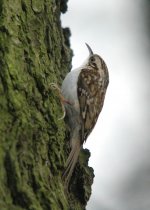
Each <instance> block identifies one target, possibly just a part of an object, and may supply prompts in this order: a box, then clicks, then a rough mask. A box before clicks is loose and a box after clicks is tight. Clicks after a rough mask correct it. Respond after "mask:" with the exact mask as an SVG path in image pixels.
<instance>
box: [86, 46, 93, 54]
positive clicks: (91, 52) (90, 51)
mask: <svg viewBox="0 0 150 210" xmlns="http://www.w3.org/2000/svg"><path fill="white" fill-rule="evenodd" d="M85 44H86V46H87V48H88V50H89V53H90V55H93V54H94V53H93V51H92V49H91V48H90V46H89V45H88V44H87V43H85Z"/></svg>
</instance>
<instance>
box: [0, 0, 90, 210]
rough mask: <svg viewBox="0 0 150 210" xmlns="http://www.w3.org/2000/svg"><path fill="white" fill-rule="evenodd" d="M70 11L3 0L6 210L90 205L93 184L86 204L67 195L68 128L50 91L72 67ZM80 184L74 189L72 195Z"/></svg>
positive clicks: (0, 85) (0, 39)
mask: <svg viewBox="0 0 150 210" xmlns="http://www.w3.org/2000/svg"><path fill="white" fill-rule="evenodd" d="M66 8H67V7H66V1H54V0H41V1H36V0H14V1H13V4H12V1H10V0H8V1H2V0H1V1H0V168H1V170H0V195H1V197H0V209H3V210H10V209H11V210H13V209H14V210H24V209H27V210H48V209H52V210H58V209H64V210H69V209H70V208H71V207H70V206H72V203H73V206H74V207H72V209H78V210H80V209H84V207H85V205H86V201H87V200H88V199H89V195H90V193H88V191H89V189H91V188H90V185H89V186H88V185H87V186H88V190H86V189H85V192H86V193H87V194H88V195H87V197H88V198H87V199H83V200H84V202H82V201H81V200H82V199H80V196H78V195H77V194H78V193H77V191H76V190H74V191H72V192H73V193H72V196H71V197H70V195H67V194H66V193H65V191H64V188H63V183H62V180H61V174H62V171H63V169H64V163H65V160H66V157H67V154H66V149H65V145H66V143H65V141H66V139H67V136H66V127H65V124H64V122H63V121H59V120H58V118H59V117H60V116H61V114H62V110H61V105H60V102H59V100H58V98H57V96H56V94H55V92H54V91H53V90H51V89H50V83H51V82H56V83H58V84H61V82H62V80H63V78H64V76H65V75H66V73H67V72H68V71H69V69H70V68H71V57H72V51H71V50H70V47H69V39H68V36H69V35H70V32H69V29H62V28H61V22H60V12H61V11H62V12H65V10H66ZM79 165H80V167H81V168H82V169H83V168H87V166H84V167H82V164H79ZM86 165H87V164H86ZM84 170H89V169H88V168H87V169H84ZM81 171H82V170H79V174H80V172H81ZM83 172H85V171H83ZM88 173H89V172H88ZM90 173H91V172H90ZM90 173H89V174H90ZM84 174H86V172H85V173H84ZM79 177H80V176H79ZM84 180H85V179H84ZM75 183H76V181H73V182H72V185H71V186H74V189H75ZM82 186H83V183H82ZM81 188H83V187H81ZM85 188H86V187H85ZM86 193H84V192H83V194H84V195H83V196H82V197H83V198H84V196H86V195H85V194H86ZM70 194H71V193H70Z"/></svg>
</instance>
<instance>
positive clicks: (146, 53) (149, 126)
mask: <svg viewBox="0 0 150 210" xmlns="http://www.w3.org/2000/svg"><path fill="white" fill-rule="evenodd" d="M145 2H146V1H144V0H126V1H120V0H105V1H102V0H89V1H86V0H82V1H79V0H70V1H69V3H68V12H67V13H66V14H65V15H63V16H62V23H63V26H69V27H70V29H71V32H72V37H71V46H72V49H73V51H74V54H75V56H74V58H73V67H74V68H75V67H78V66H79V65H81V64H82V63H83V61H84V60H85V59H86V57H87V56H88V51H87V49H86V47H85V44H84V43H85V42H87V43H88V44H89V45H90V46H91V48H92V49H93V51H94V52H95V53H98V54H100V55H101V56H102V57H103V58H104V60H105V61H106V63H107V65H108V68H109V73H110V84H109V88H108V92H107V95H106V100H105V104H104V108H103V110H102V113H101V115H100V117H99V120H98V123H97V125H96V127H95V129H94V131H93V133H92V134H91V136H90V137H89V139H88V141H87V143H86V144H85V145H84V146H85V147H87V148H89V149H90V151H91V158H90V163H89V164H90V165H91V166H92V167H93V168H94V171H95V180H94V184H93V193H92V196H91V199H90V201H89V203H88V207H87V210H93V209H94V210H149V209H150V199H149V198H150V178H149V177H150V112H149V107H150V84H149V80H150V71H149V66H150V59H149V58H150V44H149V43H150V42H149V37H148V36H147V35H146V24H145V22H144V8H145V5H146V4H145Z"/></svg>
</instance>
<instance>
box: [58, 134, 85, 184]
mask: <svg viewBox="0 0 150 210" xmlns="http://www.w3.org/2000/svg"><path fill="white" fill-rule="evenodd" d="M71 142H73V144H72V149H71V152H70V154H69V157H68V159H67V161H66V164H65V171H64V173H63V177H62V178H63V180H64V183H65V187H67V188H68V185H69V182H70V179H71V176H72V173H73V170H74V168H75V165H76V163H77V160H78V156H79V153H80V148H81V144H80V139H79V138H76V139H74V137H73V138H72V139H71Z"/></svg>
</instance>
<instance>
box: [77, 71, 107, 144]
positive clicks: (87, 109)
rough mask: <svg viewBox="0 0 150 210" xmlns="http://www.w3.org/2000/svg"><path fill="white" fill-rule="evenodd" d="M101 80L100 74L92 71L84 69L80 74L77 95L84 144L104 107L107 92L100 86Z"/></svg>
mask: <svg viewBox="0 0 150 210" xmlns="http://www.w3.org/2000/svg"><path fill="white" fill-rule="evenodd" d="M89 71H91V72H89ZM99 79H100V75H99V73H98V72H97V71H93V70H90V69H82V71H81V72H80V74H79V78H78V86H77V87H78V88H77V94H78V99H79V104H80V114H81V119H82V125H81V127H82V129H81V141H82V143H83V142H84V141H86V139H87V137H88V136H89V134H90V133H91V131H92V129H93V128H94V126H95V124H96V121H97V118H98V115H99V113H100V111H101V109H102V107H103V101H104V97H105V90H103V86H102V85H100V83H99Z"/></svg>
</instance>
